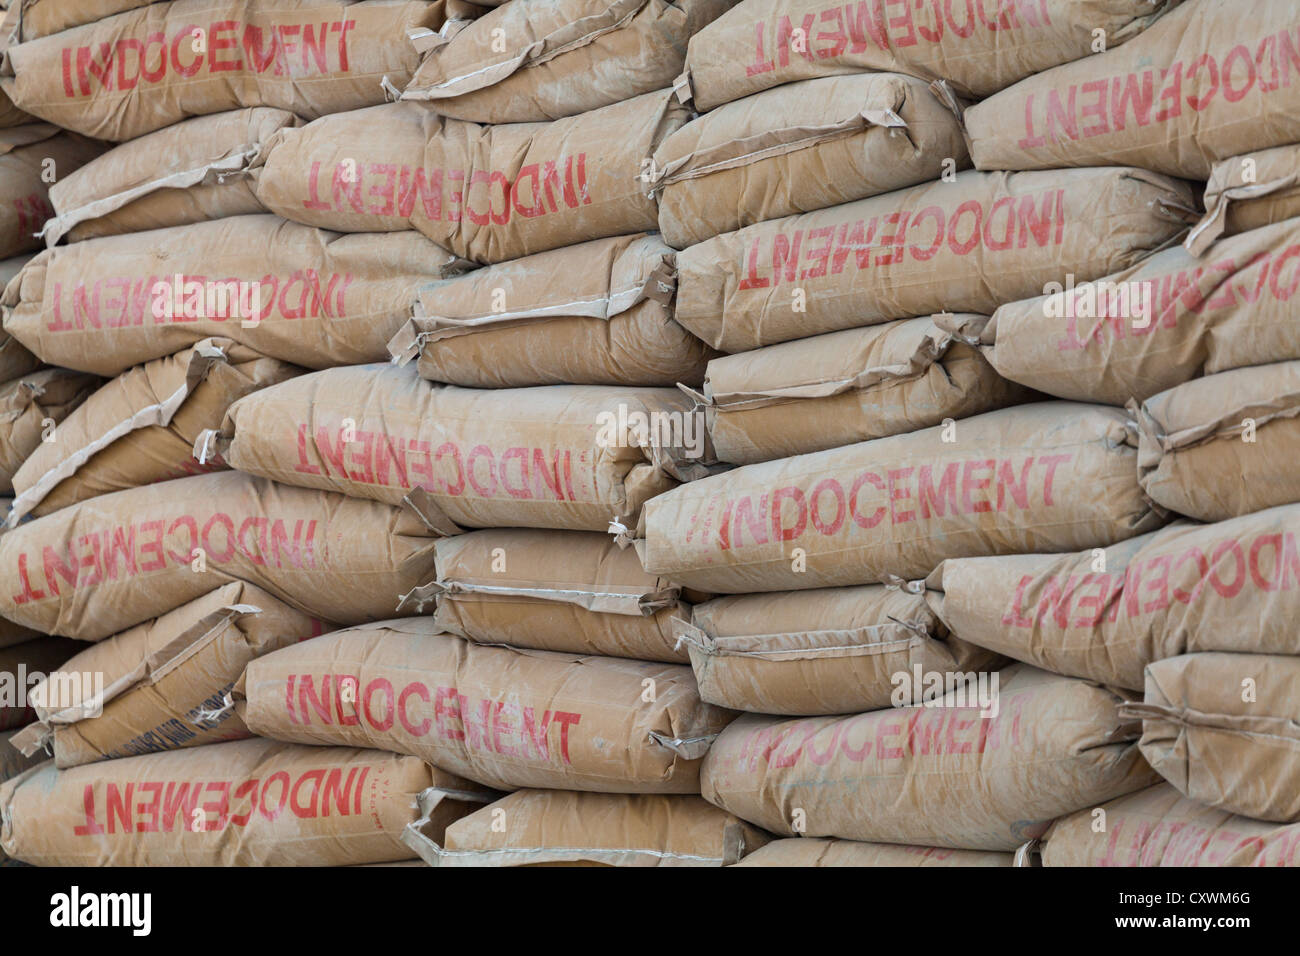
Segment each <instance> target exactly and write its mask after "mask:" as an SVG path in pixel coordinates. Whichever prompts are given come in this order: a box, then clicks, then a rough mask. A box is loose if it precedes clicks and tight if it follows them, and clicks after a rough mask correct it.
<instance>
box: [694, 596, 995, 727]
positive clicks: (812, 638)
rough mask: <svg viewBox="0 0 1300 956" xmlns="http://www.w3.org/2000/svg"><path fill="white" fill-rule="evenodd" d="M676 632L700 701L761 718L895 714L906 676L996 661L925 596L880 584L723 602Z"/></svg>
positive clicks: (699, 609) (698, 608) (698, 610)
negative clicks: (960, 634) (946, 622)
mask: <svg viewBox="0 0 1300 956" xmlns="http://www.w3.org/2000/svg"><path fill="white" fill-rule="evenodd" d="M673 626H674V630H675V631H676V633H677V635H678V636H679V638H680V639H681V642H682V643H683V644H684V645H685V646H686V647H687V648H688V649H689V650H690V659H691V668H692V669H693V670H694V671H695V680H696V682H697V683H698V684H699V688H700V698H701V699H702V700H705V701H707V702H708V703H710V704H717V705H718V706H719V707H728V708H730V709H732V710H744V711H750V712H753V713H759V714H782V715H787V716H808V715H820V714H856V713H861V712H862V711H867V710H876V709H877V708H880V707H888V706H889V704H890V698H891V696H892V695H893V693H894V689H895V682H894V680H893V678H894V676H895V675H897V674H899V673H900V672H911V671H912V669H913V668H914V667H915V666H917V665H919V666H920V667H921V669H922V671H943V672H954V671H961V672H966V671H973V670H979V669H983V668H987V667H989V666H990V665H992V664H993V663H994V662H995V660H997V659H998V658H997V655H996V654H992V653H990V652H988V651H985V650H983V649H982V648H978V647H975V646H974V645H971V644H967V643H966V642H964V641H961V640H959V639H957V638H956V637H954V636H952V635H950V634H949V633H948V631H947V628H945V627H944V626H943V625H942V624H941V623H940V622H939V619H938V618H937V617H936V616H935V615H934V613H933V612H932V611H931V610H930V609H929V607H928V606H927V605H926V602H925V598H924V597H923V596H921V595H919V594H916V593H914V592H913V591H912V590H910V589H906V588H897V587H892V588H891V587H885V586H882V585H879V584H868V585H863V586H861V587H849V588H816V589H813V590H810V591H782V592H777V593H775V594H742V595H738V596H734V597H723V598H717V599H716V600H713V601H708V602H707V603H704V604H697V605H695V607H694V608H692V609H691V617H690V620H689V622H688V621H685V620H678V621H675V622H674V625H673ZM927 696H928V697H929V698H933V697H935V696H936V694H935V693H933V692H932V693H929V694H928V695H927Z"/></svg>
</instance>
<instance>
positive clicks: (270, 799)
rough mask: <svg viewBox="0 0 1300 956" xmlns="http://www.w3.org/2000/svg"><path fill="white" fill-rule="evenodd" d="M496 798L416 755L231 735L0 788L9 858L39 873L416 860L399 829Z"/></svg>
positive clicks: (45, 771)
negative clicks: (233, 737)
mask: <svg viewBox="0 0 1300 956" xmlns="http://www.w3.org/2000/svg"><path fill="white" fill-rule="evenodd" d="M491 799H492V795H491V794H490V793H487V792H485V791H484V790H483V788H481V787H478V786H476V785H474V784H473V783H471V782H469V781H468V780H462V779H461V778H459V777H456V776H454V775H453V774H449V773H446V772H444V771H442V770H439V769H437V768H436V767H430V766H429V765H428V764H426V763H423V762H422V761H420V760H418V759H417V758H414V757H399V756H397V755H395V754H385V753H380V752H378V751H375V750H355V749H352V748H348V747H295V746H293V745H292V744H282V743H276V742H275V741H272V740H236V741H231V742H229V743H221V744H209V745H208V746H206V747H198V748H196V749H194V750H179V751H175V752H172V753H161V754H148V755H145V756H141V757H123V758H122V759H121V760H112V761H109V762H108V763H102V764H91V765H89V766H85V767H73V768H72V769H70V770H56V769H55V767H54V763H53V762H52V761H50V762H47V763H44V764H42V765H41V766H39V767H37V768H35V769H33V770H29V771H27V772H26V773H24V774H23V775H21V776H19V777H16V778H14V779H13V780H10V781H9V782H8V783H6V784H3V785H0V849H3V850H4V852H5V853H8V854H9V855H10V856H12V857H15V858H16V859H19V860H23V861H24V862H27V863H34V864H36V865H37V866H349V865H354V864H358V863H383V862H388V861H391V860H402V859H409V858H410V857H411V856H412V855H413V853H412V851H411V850H409V849H408V848H407V847H406V846H404V845H403V844H402V843H401V835H402V830H403V829H404V828H405V827H406V825H407V824H408V823H410V822H411V821H413V820H415V819H418V818H419V817H420V816H422V815H423V812H422V810H421V809H420V808H419V805H421V804H422V805H423V806H424V807H425V808H427V810H428V812H430V813H435V814H436V815H437V817H438V820H439V822H440V824H441V826H442V827H444V828H445V827H446V825H447V824H448V823H451V822H452V821H454V820H456V819H458V818H459V817H462V816H464V815H465V814H467V813H470V812H472V811H474V810H475V809H477V808H478V807H479V806H480V805H481V804H482V803H485V802H487V801H488V800H491Z"/></svg>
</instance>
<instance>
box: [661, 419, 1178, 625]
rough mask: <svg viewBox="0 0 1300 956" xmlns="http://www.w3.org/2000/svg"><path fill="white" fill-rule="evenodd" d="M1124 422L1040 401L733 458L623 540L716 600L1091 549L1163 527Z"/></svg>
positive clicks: (664, 503)
mask: <svg viewBox="0 0 1300 956" xmlns="http://www.w3.org/2000/svg"><path fill="white" fill-rule="evenodd" d="M1135 431H1136V428H1135V426H1134V423H1133V421H1132V419H1131V418H1130V417H1129V415H1128V413H1126V412H1125V411H1123V410H1122V409H1112V408H1107V407H1105V406H1100V405H1073V404H1069V403H1065V402H1043V403H1040V404H1035V405H1022V406H1020V407H1018V408H1008V409H1002V410H1000V411H996V412H988V413H987V414H984V415H977V416H975V417H974V418H969V419H965V420H963V421H960V422H954V423H952V424H950V425H940V426H937V427H935V428H926V429H922V430H921V431H917V432H912V433H911V434H907V435H895V436H893V437H891V438H878V439H876V440H875V441H869V442H862V443H860V444H857V445H846V446H845V447H843V448H835V449H831V450H830V451H821V452H815V453H813V454H810V455H799V456H797V457H795V458H783V459H781V460H779V461H771V462H764V463H763V464H758V465H745V466H744V467H742V468H737V469H736V470H734V471H730V472H727V473H725V474H721V475H717V476H714V477H709V478H704V479H701V480H699V481H692V482H691V483H689V484H686V485H682V486H681V487H679V488H675V489H673V490H672V491H669V492H666V493H665V494H662V495H660V496H659V497H656V498H653V499H651V500H650V501H649V502H647V504H646V508H645V522H644V523H645V529H646V530H645V540H644V543H638V547H639V548H642V549H643V551H642V558H643V561H644V562H645V567H646V570H647V571H649V572H651V573H652V574H660V575H663V576H664V577H666V578H668V579H669V580H671V581H676V582H677V583H679V584H683V585H686V586H687V587H692V588H697V589H699V590H702V591H714V592H720V593H727V594H742V593H747V592H751V591H786V590H802V589H804V588H817V587H827V586H840V585H849V584H870V583H880V582H888V581H890V580H892V579H893V578H895V577H902V578H916V577H921V576H924V575H926V574H929V573H930V571H931V569H933V568H934V567H935V565H937V564H938V563H939V562H940V561H942V560H944V559H945V558H955V557H963V556H974V555H987V554H1018V553H1021V552H1026V551H1059V550H1064V549H1067V548H1070V549H1073V548H1081V547H1100V546H1104V545H1107V544H1112V543H1114V542H1116V541H1122V540H1123V539H1125V538H1129V537H1132V536H1133V535H1135V534H1141V533H1142V532H1144V531H1148V530H1150V529H1152V528H1154V527H1158V526H1159V525H1160V524H1162V523H1163V521H1164V516H1163V513H1162V512H1160V511H1159V509H1155V508H1153V506H1152V505H1151V503H1150V502H1149V501H1148V500H1147V499H1146V497H1145V496H1144V495H1143V494H1142V490H1141V488H1140V487H1139V486H1138V482H1137V467H1136V460H1137V449H1136V448H1134V447H1132V446H1131V445H1130V444H1128V442H1130V441H1132V442H1134V443H1136V435H1134V434H1133V433H1134V432H1135ZM957 633H961V632H960V631H958V632H957Z"/></svg>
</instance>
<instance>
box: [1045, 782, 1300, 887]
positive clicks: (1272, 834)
mask: <svg viewBox="0 0 1300 956" xmlns="http://www.w3.org/2000/svg"><path fill="white" fill-rule="evenodd" d="M1097 810H1102V811H1104V812H1105V814H1106V829H1105V831H1102V832H1098V830H1097V827H1096V823H1097ZM1042 854H1043V865H1044V866H1216V867H1217V866H1300V825H1297V824H1291V825H1290V826H1285V825H1279V824H1276V823H1265V822H1264V821H1262V820H1251V819H1248V818H1247V817H1239V816H1234V815H1233V814H1231V813H1228V812H1226V811H1224V810H1216V809H1214V808H1213V807H1207V806H1205V805H1204V804H1201V803H1197V802H1196V801H1195V800H1188V799H1187V798H1186V797H1184V796H1182V795H1181V794H1180V793H1179V792H1178V791H1177V790H1175V789H1174V788H1173V787H1171V786H1170V785H1169V784H1167V783H1162V784H1160V786H1158V787H1148V788H1147V789H1145V790H1139V791H1138V792H1137V793H1130V794H1128V795H1127V796H1124V797H1121V798H1120V799H1118V800H1112V801H1110V802H1109V803H1105V804H1102V805H1101V806H1100V807H1096V808H1094V807H1088V808H1087V809H1083V810H1080V811H1079V812H1078V813H1074V814H1071V815H1070V816H1068V817H1065V818H1063V819H1061V820H1058V821H1057V823H1056V825H1055V826H1053V827H1052V829H1051V832H1049V833H1048V834H1047V838H1046V840H1045V841H1044V845H1043V849H1042Z"/></svg>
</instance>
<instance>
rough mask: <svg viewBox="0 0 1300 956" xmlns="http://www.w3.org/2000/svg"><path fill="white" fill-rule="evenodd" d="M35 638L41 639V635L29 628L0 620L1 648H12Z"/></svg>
mask: <svg viewBox="0 0 1300 956" xmlns="http://www.w3.org/2000/svg"><path fill="white" fill-rule="evenodd" d="M34 637H40V634H39V633H38V632H36V631H33V630H32V629H31V628H29V627H23V626H22V625H19V624H15V623H14V622H13V621H6V620H4V619H3V618H0V648H5V647H12V646H13V645H14V644H21V643H23V642H24V641H30V640H31V639H32V638H34Z"/></svg>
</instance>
